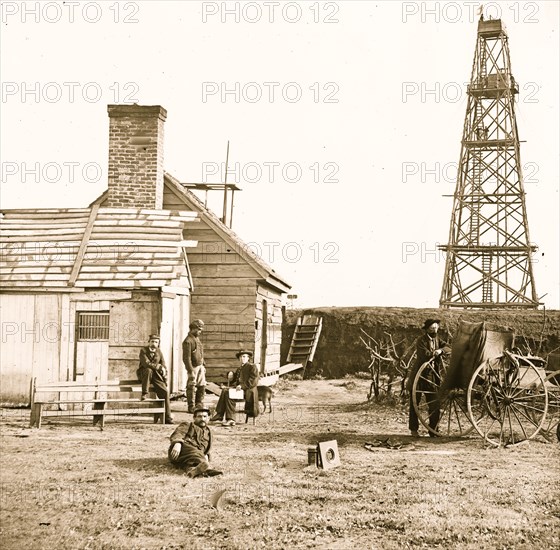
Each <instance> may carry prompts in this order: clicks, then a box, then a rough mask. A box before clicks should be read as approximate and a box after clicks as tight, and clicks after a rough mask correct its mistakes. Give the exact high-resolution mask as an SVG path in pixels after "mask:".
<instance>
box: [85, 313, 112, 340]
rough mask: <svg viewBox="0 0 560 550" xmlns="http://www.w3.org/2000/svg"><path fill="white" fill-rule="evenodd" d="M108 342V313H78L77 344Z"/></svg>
mask: <svg viewBox="0 0 560 550" xmlns="http://www.w3.org/2000/svg"><path fill="white" fill-rule="evenodd" d="M100 340H101V341H107V340H109V312H108V311H79V312H78V342H88V341H100Z"/></svg>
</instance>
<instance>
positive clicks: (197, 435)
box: [167, 403, 222, 477]
mask: <svg viewBox="0 0 560 550" xmlns="http://www.w3.org/2000/svg"><path fill="white" fill-rule="evenodd" d="M208 413H209V410H208V409H207V408H206V407H205V406H204V405H203V404H202V403H199V404H197V405H196V407H195V409H194V413H193V421H192V422H182V423H181V424H179V426H177V428H176V430H175V431H174V432H173V433H172V434H171V436H170V438H169V439H170V440H171V443H170V445H169V450H168V452H167V455H168V457H169V461H170V462H171V463H172V464H175V465H176V466H179V467H180V468H183V469H184V470H185V472H186V474H187V476H188V477H201V476H202V477H207V476H217V475H220V474H221V473H222V472H220V471H219V470H213V469H210V467H209V465H208V461H209V460H210V448H211V447H212V432H211V431H210V428H209V427H208Z"/></svg>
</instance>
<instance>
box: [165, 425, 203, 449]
mask: <svg viewBox="0 0 560 550" xmlns="http://www.w3.org/2000/svg"><path fill="white" fill-rule="evenodd" d="M169 439H170V440H171V445H174V444H175V443H177V442H179V443H182V444H183V445H190V446H191V447H195V448H196V449H198V450H199V451H202V452H203V453H204V454H205V455H208V454H210V448H211V447H212V432H211V431H210V428H209V427H208V426H204V427H203V428H201V427H200V426H197V425H196V424H195V423H194V422H182V423H181V424H179V425H178V426H177V428H176V429H175V431H174V432H173V433H172V434H171V436H170V437H169Z"/></svg>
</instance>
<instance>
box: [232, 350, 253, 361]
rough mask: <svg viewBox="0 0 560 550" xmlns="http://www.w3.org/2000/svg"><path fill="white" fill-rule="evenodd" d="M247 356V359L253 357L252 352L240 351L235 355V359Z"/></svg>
mask: <svg viewBox="0 0 560 550" xmlns="http://www.w3.org/2000/svg"><path fill="white" fill-rule="evenodd" d="M245 354H247V355H248V356H249V357H253V352H252V351H251V350H248V349H241V350H239V351H238V352H237V353H236V354H235V357H237V358H238V359H239V358H240V357H241V356H242V355H245Z"/></svg>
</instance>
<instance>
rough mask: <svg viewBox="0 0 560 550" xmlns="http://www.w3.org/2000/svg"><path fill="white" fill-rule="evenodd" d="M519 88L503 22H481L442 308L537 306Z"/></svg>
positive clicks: (448, 251)
mask: <svg viewBox="0 0 560 550" xmlns="http://www.w3.org/2000/svg"><path fill="white" fill-rule="evenodd" d="M518 93H519V87H518V84H517V83H516V82H515V79H514V78H513V75H512V73H511V64H510V56H509V46H508V36H507V33H506V29H505V26H504V24H503V23H502V21H501V20H500V19H494V20H492V19H491V20H489V21H484V20H483V18H482V17H481V20H480V21H479V23H478V33H477V39H476V51H475V54H474V61H473V67H472V74H471V80H470V84H469V85H468V87H467V95H468V102H467V112H466V116H465V122H464V127H463V138H462V142H461V144H462V145H461V158H460V161H459V168H458V172H457V186H456V189H455V195H454V200H453V211H452V214H451V226H450V230H449V241H448V244H447V245H443V246H441V247H440V249H441V250H445V252H446V264H445V274H444V279H443V286H442V290H441V297H440V302H439V303H440V307H442V308H451V307H463V308H537V307H538V305H539V301H538V298H537V292H536V289H535V281H534V277H533V268H532V264H531V254H532V253H534V252H535V251H536V250H537V247H536V246H534V245H532V244H531V243H530V240H529V226H528V222H527V212H526V208H525V191H524V188H523V176H522V172H521V161H520V156H519V136H518V133H517V123H516V119H515V95H516V94H518Z"/></svg>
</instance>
